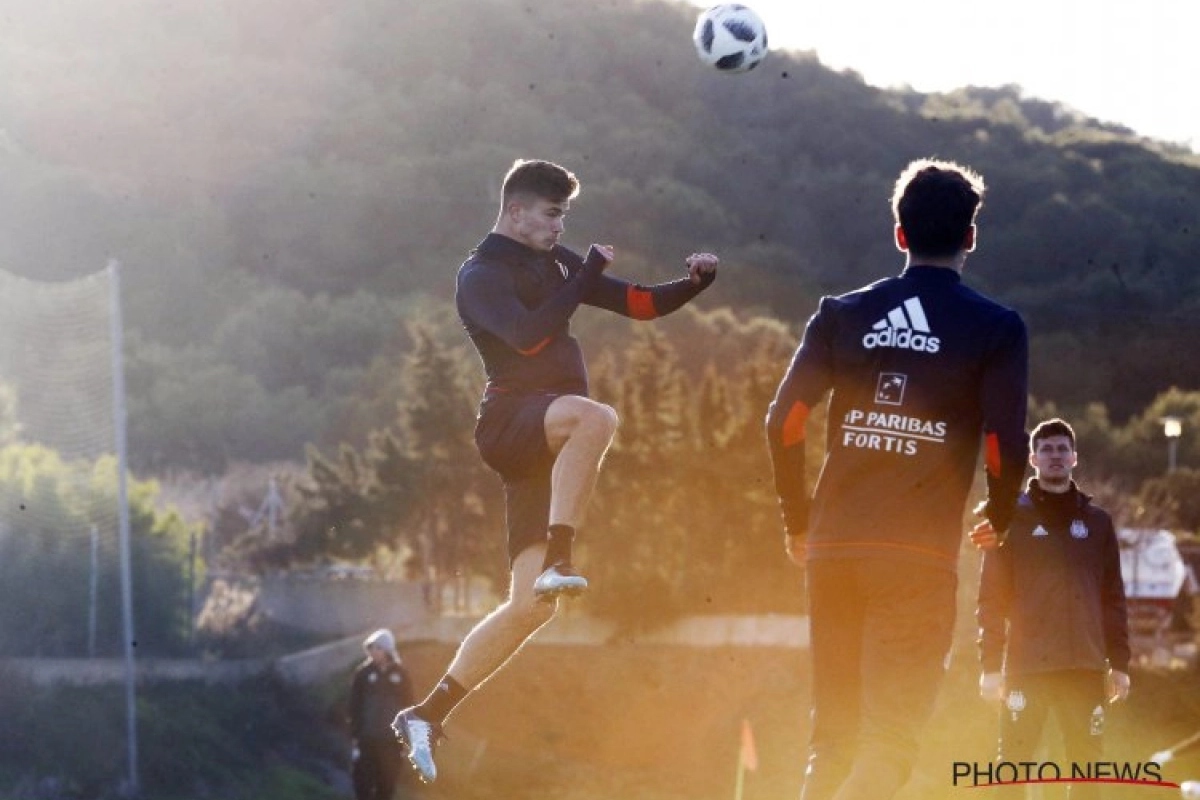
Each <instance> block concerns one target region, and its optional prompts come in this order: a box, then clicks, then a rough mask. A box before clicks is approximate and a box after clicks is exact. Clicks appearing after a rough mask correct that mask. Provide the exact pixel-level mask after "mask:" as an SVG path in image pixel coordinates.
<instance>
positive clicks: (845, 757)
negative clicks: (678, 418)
mask: <svg viewBox="0 0 1200 800" xmlns="http://www.w3.org/2000/svg"><path fill="white" fill-rule="evenodd" d="M983 193H984V185H983V180H982V179H981V178H980V177H979V176H978V175H977V174H975V173H974V172H973V171H971V170H970V169H967V168H965V167H961V166H959V165H957V164H954V163H950V162H943V161H932V160H921V161H915V162H913V163H911V164H909V165H908V167H907V168H906V169H905V170H904V171H903V172H902V173H901V175H900V177H899V179H898V180H897V182H896V185H895V190H894V193H893V196H892V211H893V215H894V217H895V222H896V225H895V233H894V235H895V242H896V246H897V247H898V248H899V249H900V250H901V251H902V252H904V253H906V254H907V259H906V265H905V268H904V270H903V272H902V273H901V274H900V275H899V276H897V277H891V278H886V279H883V280H880V281H878V282H876V283H873V284H871V285H869V286H865V287H862V288H860V289H858V290H857V291H853V292H850V293H848V294H844V295H841V296H839V297H824V298H822V299H821V302H820V305H819V307H818V308H817V311H816V313H815V314H814V315H813V316H812V318H811V319H809V321H808V325H807V328H806V329H805V332H804V337H803V340H802V341H801V343H800V346H799V348H798V349H797V350H796V354H795V356H794V358H793V360H792V362H791V366H790V367H789V369H788V371H787V374H786V375H785V376H784V378H783V382H782V383H781V384H780V386H779V389H778V392H777V393H776V395H775V399H774V401H773V402H772V404H771V407H770V410H769V412H768V414H767V425H766V427H767V439H768V447H769V450H770V455H771V460H772V464H773V466H774V472H775V488H776V491H777V492H778V495H779V500H780V505H781V509H782V512H783V522H784V526H785V529H786V531H785V539H784V543H785V549H786V551H787V554H788V556H789V557H790V558H791V559H792V560H793V561H794V562H796V563H797V564H801V565H803V566H804V567H805V568H806V578H807V580H806V585H807V600H808V611H809V622H810V634H811V648H810V652H811V657H812V672H813V686H812V732H811V738H810V742H809V750H808V767H807V770H806V773H805V781H804V789H803V794H802V797H803V798H804V800H827V799H828V798H837V800H851V799H852V798H854V799H858V798H863V799H864V800H866V799H869V800H887V798H890V797H892V796H893V795H894V794H895V793H896V791H897V790H898V789H899V788H900V787H901V786H902V785H903V784H904V783H905V781H906V780H907V779H908V776H909V773H910V772H911V770H912V765H913V763H914V761H915V759H916V754H917V749H918V735H919V732H920V730H921V728H922V727H923V725H924V723H925V721H926V720H927V719H928V717H929V714H930V711H931V709H932V706H933V702H934V699H935V698H936V695H937V692H938V689H939V687H940V685H941V680H942V677H943V674H944V672H945V662H946V657H947V654H948V652H949V649H950V644H951V636H952V631H953V625H954V615H955V589H956V585H957V575H956V568H957V560H958V552H959V545H960V542H961V541H962V539H963V536H962V516H963V510H964V506H965V503H966V499H967V494H968V492H969V490H970V488H971V484H972V479H973V477H974V474H975V469H976V463H977V458H978V454H979V448H980V443H981V441H982V442H983V443H984V445H985V452H986V458H985V465H986V474H987V489H988V498H987V501H986V505H985V509H984V512H983V513H985V515H986V517H987V519H988V520H990V521H991V523H992V525H994V526H995V528H996V529H997V530H1006V529H1007V528H1008V525H1009V520H1010V518H1011V517H1012V512H1013V505H1014V502H1015V500H1016V497H1017V494H1018V492H1019V491H1020V486H1021V479H1022V477H1023V472H1024V467H1025V454H1026V444H1025V432H1024V425H1025V408H1026V382H1027V374H1026V373H1027V364H1026V362H1027V344H1026V334H1025V325H1024V323H1023V322H1022V320H1021V318H1020V317H1019V316H1018V315H1017V314H1016V313H1015V312H1014V311H1012V310H1010V309H1008V308H1005V307H1004V306H1001V305H999V304H998V303H996V302H994V301H992V300H990V299H988V298H987V297H984V296H983V295H981V294H979V293H978V292H976V291H974V290H972V289H969V288H968V287H966V286H965V285H964V284H963V282H962V275H961V273H962V269H963V264H964V262H965V260H966V257H967V254H968V253H970V252H971V251H972V250H973V249H974V247H975V243H976V228H975V220H976V215H977V213H978V211H979V208H980V205H981V203H982V199H983ZM827 394H828V395H829V413H828V423H827V430H826V442H825V461H824V465H823V466H822V468H821V474H820V477H819V479H818V480H817V482H816V489H815V492H814V493H813V494H812V495H811V498H810V493H809V485H808V480H807V478H806V461H805V423H806V420H807V419H808V416H809V412H810V411H811V409H812V408H813V407H815V406H816V405H817V404H818V403H820V402H821V401H822V400H823V398H825V396H826V395H827Z"/></svg>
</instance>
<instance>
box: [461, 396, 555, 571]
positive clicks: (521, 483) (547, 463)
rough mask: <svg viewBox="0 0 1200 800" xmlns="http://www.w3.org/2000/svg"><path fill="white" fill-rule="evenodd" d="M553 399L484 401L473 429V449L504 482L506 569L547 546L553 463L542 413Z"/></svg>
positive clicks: (490, 398) (530, 398)
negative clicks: (528, 552)
mask: <svg viewBox="0 0 1200 800" xmlns="http://www.w3.org/2000/svg"><path fill="white" fill-rule="evenodd" d="M558 397H559V396H558V395H551V394H545V395H542V394H539V395H524V396H506V395H498V396H493V397H489V398H488V399H487V400H486V401H484V403H483V406H482V407H481V409H480V412H479V419H478V421H477V422H476V424H475V446H476V447H478V448H479V454H480V455H481V456H483V461H484V463H485V464H487V465H488V466H489V467H491V468H492V469H493V470H495V471H496V472H497V473H498V474H499V475H500V479H501V480H502V481H503V482H504V504H505V516H506V518H507V525H508V558H509V563H510V564H511V563H512V561H513V560H514V559H516V557H517V556H518V555H519V554H520V553H521V551H523V550H525V549H526V548H527V547H530V546H532V545H535V544H542V543H544V542H545V541H546V533H547V530H548V528H549V526H550V474H551V472H552V471H553V469H554V459H555V454H554V453H553V452H552V451H551V450H550V444H549V443H548V442H547V441H546V409H548V408H549V407H550V404H551V403H553V402H554V401H555V400H556V399H557V398H558Z"/></svg>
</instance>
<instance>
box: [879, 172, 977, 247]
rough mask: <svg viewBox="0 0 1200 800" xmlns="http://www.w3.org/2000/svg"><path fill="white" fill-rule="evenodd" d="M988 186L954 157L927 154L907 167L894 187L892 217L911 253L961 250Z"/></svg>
mask: <svg viewBox="0 0 1200 800" xmlns="http://www.w3.org/2000/svg"><path fill="white" fill-rule="evenodd" d="M985 190H986V187H985V186H984V184H983V178H982V177H981V176H980V175H979V174H978V173H977V172H975V171H974V170H972V169H970V168H969V167H964V166H962V165H960V164H955V163H954V162H953V161H940V160H936V159H929V158H922V159H918V160H916V161H913V162H912V163H911V164H909V165H908V166H907V167H905V168H904V171H903V172H901V173H900V177H899V178H897V179H896V186H895V189H894V190H893V191H892V216H894V217H895V219H896V222H897V223H898V224H899V225H900V227H901V228H902V229H903V230H904V236H905V238H906V239H907V240H908V252H909V253H912V254H915V255H922V256H930V257H934V258H946V257H949V256H953V255H955V254H957V253H958V252H959V251H960V250H962V247H963V241H964V240H965V239H966V236H967V231H968V230H969V229H970V227H971V226H972V225H973V224H975V217H976V216H977V215H978V213H979V209H980V208H981V207H982V206H983V195H984V191H985Z"/></svg>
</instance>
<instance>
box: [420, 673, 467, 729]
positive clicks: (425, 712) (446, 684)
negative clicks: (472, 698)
mask: <svg viewBox="0 0 1200 800" xmlns="http://www.w3.org/2000/svg"><path fill="white" fill-rule="evenodd" d="M470 691H471V690H470V689H464V688H463V686H462V684H460V683H459V682H458V681H456V680H454V678H451V677H450V676H449V675H447V676H445V677H444V678H442V680H441V682H440V683H438V685H437V686H435V687H434V689H433V691H432V692H430V693H429V696H428V697H426V698H425V699H424V700H422V701H421V704H420V705H419V706H417V708H416V711H417V716H418V717H420V718H421V719H423V720H425V721H426V722H433V723H435V724H437V725H444V724H445V722H446V718H447V717H449V716H450V712H452V711H453V710H454V708H455V706H457V705H458V704H459V703H461V702H462V701H463V700H464V699H465V698H466V696H467V695H468V694H470Z"/></svg>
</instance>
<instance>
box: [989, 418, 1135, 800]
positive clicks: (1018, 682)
mask: <svg viewBox="0 0 1200 800" xmlns="http://www.w3.org/2000/svg"><path fill="white" fill-rule="evenodd" d="M1029 442H1030V453H1029V463H1030V464H1032V465H1033V469H1034V473H1035V474H1034V477H1033V478H1032V479H1031V480H1030V481H1029V487H1028V488H1027V489H1026V490H1025V492H1024V493H1023V494H1021V496H1020V498H1019V499H1018V501H1017V513H1016V515H1015V516H1014V517H1013V520H1012V525H1011V526H1009V529H1008V531H1007V534H1006V535H1005V536H1003V537H997V536H996V535H995V533H994V532H993V531H990V530H988V529H987V528H986V526H984V527H983V528H982V529H981V528H980V527H977V528H976V530H975V531H974V532H973V533H972V539H973V540H974V541H975V542H976V543H977V544H978V545H979V546H980V547H981V549H984V550H985V551H986V552H985V553H984V556H983V566H982V571H981V577H980V582H979V604H978V606H977V608H976V618H977V619H978V620H979V658H980V662H981V665H982V667H983V671H982V673H981V674H980V676H979V693H980V695H981V696H982V697H983V698H984V699H985V700H989V701H992V702H995V703H996V704H997V705H999V706H1000V747H999V753H998V756H997V758H998V760H1000V761H1008V762H1011V763H1014V764H1015V763H1019V762H1022V761H1032V760H1033V758H1034V753H1035V751H1036V750H1037V747H1038V744H1039V743H1040V741H1041V739H1042V729H1043V727H1044V725H1045V723H1046V719H1047V717H1049V716H1050V715H1051V714H1053V715H1054V717H1055V719H1056V720H1057V721H1058V729H1059V731H1060V732H1061V734H1062V741H1063V750H1064V755H1065V757H1066V761H1067V762H1069V763H1073V764H1092V763H1096V762H1098V761H1100V760H1101V759H1103V757H1104V745H1103V741H1104V720H1105V716H1106V711H1105V707H1106V706H1107V704H1108V703H1112V702H1117V701H1120V700H1124V699H1125V698H1126V696H1127V695H1128V694H1129V684H1130V681H1129V625H1128V621H1127V618H1126V608H1125V584H1124V582H1123V581H1122V579H1121V553H1120V550H1119V549H1118V545H1117V534H1116V532H1115V531H1114V530H1113V522H1112V518H1111V517H1110V516H1109V515H1108V513H1107V512H1106V511H1104V510H1103V509H1101V508H1100V507H1098V506H1095V505H1093V504H1092V498H1091V497H1089V496H1088V495H1086V494H1084V493H1083V492H1081V491H1079V487H1078V486H1076V485H1075V481H1074V479H1073V477H1072V476H1073V473H1074V470H1075V466H1076V464H1077V463H1078V460H1079V455H1078V451H1077V450H1076V449H1075V431H1074V430H1073V429H1072V428H1071V426H1070V425H1069V424H1067V423H1066V422H1065V421H1063V420H1061V419H1049V420H1046V421H1045V422H1042V423H1041V424H1039V425H1038V426H1037V427H1036V428H1034V429H1033V433H1032V434H1031V435H1030V437H1029ZM1003 792H1004V794H1002V795H1001V796H1003V797H1023V796H1024V787H1011V788H1010V789H1005V790H1003ZM1068 795H1069V796H1070V797H1071V798H1072V800H1080V798H1097V797H1099V796H1100V789H1099V787H1098V786H1097V785H1096V784H1082V783H1081V784H1075V785H1072V786H1070V787H1069V789H1068Z"/></svg>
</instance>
